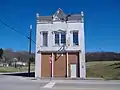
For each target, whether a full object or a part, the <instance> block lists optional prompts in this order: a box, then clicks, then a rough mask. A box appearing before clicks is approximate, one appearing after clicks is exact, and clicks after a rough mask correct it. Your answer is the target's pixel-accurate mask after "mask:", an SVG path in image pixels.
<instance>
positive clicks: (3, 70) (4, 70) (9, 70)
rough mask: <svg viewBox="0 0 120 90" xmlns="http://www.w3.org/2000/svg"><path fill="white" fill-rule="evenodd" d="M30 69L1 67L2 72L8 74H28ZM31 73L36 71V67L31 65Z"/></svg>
mask: <svg viewBox="0 0 120 90" xmlns="http://www.w3.org/2000/svg"><path fill="white" fill-rule="evenodd" d="M27 70H28V67H22V68H20V69H19V68H15V67H0V72H2V73H7V72H26V71H27ZM31 71H34V65H31Z"/></svg>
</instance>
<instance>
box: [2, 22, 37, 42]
mask: <svg viewBox="0 0 120 90" xmlns="http://www.w3.org/2000/svg"><path fill="white" fill-rule="evenodd" d="M0 22H1V23H2V24H3V25H4V26H6V27H8V28H10V29H12V30H13V31H15V32H17V33H19V34H21V35H22V36H24V37H25V38H27V39H30V37H28V36H26V35H24V34H23V33H22V32H20V31H18V30H16V29H15V28H13V27H11V26H10V25H8V24H6V23H5V22H3V21H2V20H0ZM31 41H32V42H33V43H34V44H36V43H35V41H34V40H32V39H31Z"/></svg>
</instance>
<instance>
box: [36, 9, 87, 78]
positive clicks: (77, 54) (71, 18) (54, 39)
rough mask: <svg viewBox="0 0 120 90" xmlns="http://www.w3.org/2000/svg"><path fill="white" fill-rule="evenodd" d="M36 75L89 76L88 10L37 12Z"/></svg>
mask: <svg viewBox="0 0 120 90" xmlns="http://www.w3.org/2000/svg"><path fill="white" fill-rule="evenodd" d="M36 19H37V21H36V55H35V56H36V59H35V77H39V78H41V77H71V78H76V77H80V78H86V66H85V45H84V14H83V12H81V13H79V14H70V15H67V14H65V13H64V12H63V10H61V9H58V10H57V11H56V12H55V13H54V14H53V15H51V16H41V15H39V14H38V13H37V14H36Z"/></svg>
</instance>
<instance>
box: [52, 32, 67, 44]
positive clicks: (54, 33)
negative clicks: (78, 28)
mask: <svg viewBox="0 0 120 90" xmlns="http://www.w3.org/2000/svg"><path fill="white" fill-rule="evenodd" d="M56 32H57V31H54V33H53V34H52V35H53V42H54V43H53V46H62V45H63V44H62V43H61V33H62V32H65V33H66V31H60V32H57V33H59V44H58V45H57V44H55V33H56ZM65 35H66V34H65Z"/></svg>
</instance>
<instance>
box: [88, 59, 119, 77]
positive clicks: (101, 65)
mask: <svg viewBox="0 0 120 90" xmlns="http://www.w3.org/2000/svg"><path fill="white" fill-rule="evenodd" d="M86 66H87V77H101V76H103V77H104V78H105V79H118V78H119V77H120V61H99V62H87V64H86ZM117 67H118V68H117Z"/></svg>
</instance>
